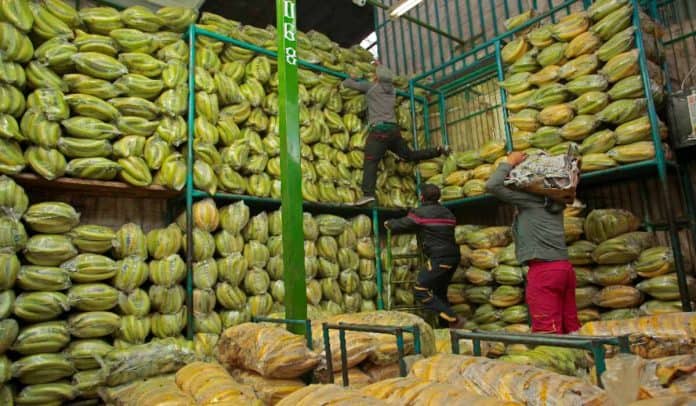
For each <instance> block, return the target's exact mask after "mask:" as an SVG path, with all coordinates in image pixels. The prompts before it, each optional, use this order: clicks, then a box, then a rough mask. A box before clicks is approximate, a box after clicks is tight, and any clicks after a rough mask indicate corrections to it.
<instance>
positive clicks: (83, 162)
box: [65, 157, 121, 180]
mask: <svg viewBox="0 0 696 406" xmlns="http://www.w3.org/2000/svg"><path fill="white" fill-rule="evenodd" d="M120 170H121V166H120V165H119V164H117V163H116V162H114V161H111V160H109V159H107V158H99V157H97V158H76V159H73V160H71V161H70V162H69V163H68V165H67V167H66V168H65V173H67V174H68V175H70V176H72V177H75V178H81V179H98V180H111V179H113V178H115V177H116V175H118V172H119V171H120Z"/></svg>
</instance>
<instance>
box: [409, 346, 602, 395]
mask: <svg viewBox="0 0 696 406" xmlns="http://www.w3.org/2000/svg"><path fill="white" fill-rule="evenodd" d="M410 376H412V377H416V378H420V379H422V380H425V381H434V382H440V383H448V384H453V385H456V386H457V387H458V388H460V390H465V391H467V392H471V393H473V394H478V395H482V396H489V397H493V398H496V399H500V400H508V401H515V402H520V403H521V404H527V405H546V404H558V405H570V404H578V405H604V404H610V400H609V398H608V396H607V394H606V393H605V392H604V390H603V389H600V388H599V387H597V386H595V385H592V384H590V383H589V382H586V381H585V380H583V379H581V378H576V377H569V376H564V375H560V374H556V373H554V372H550V371H547V370H544V369H539V368H535V367H531V366H527V365H515V364H513V363H509V362H501V361H498V360H490V359H486V358H479V357H469V356H464V355H451V354H438V355H435V356H433V357H430V358H427V359H424V360H422V361H418V362H417V363H416V364H415V365H414V366H413V367H412V368H411V373H410Z"/></svg>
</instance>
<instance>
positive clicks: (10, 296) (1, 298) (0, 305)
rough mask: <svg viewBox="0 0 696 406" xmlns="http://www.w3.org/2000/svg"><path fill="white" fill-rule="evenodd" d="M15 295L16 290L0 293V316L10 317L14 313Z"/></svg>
mask: <svg viewBox="0 0 696 406" xmlns="http://www.w3.org/2000/svg"><path fill="white" fill-rule="evenodd" d="M15 299H16V297H15V293H14V290H11V289H10V290H6V291H4V292H2V293H0V316H2V317H9V316H10V314H12V312H13V311H14V308H13V306H15Z"/></svg>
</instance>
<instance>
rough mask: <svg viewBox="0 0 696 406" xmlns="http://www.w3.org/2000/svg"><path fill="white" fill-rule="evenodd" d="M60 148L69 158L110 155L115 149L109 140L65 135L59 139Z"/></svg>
mask: <svg viewBox="0 0 696 406" xmlns="http://www.w3.org/2000/svg"><path fill="white" fill-rule="evenodd" d="M58 150H59V151H60V152H61V153H62V154H63V155H65V156H66V157H68V158H92V157H108V156H110V155H111V153H112V151H113V147H112V146H111V143H110V142H109V141H107V140H90V139H85V138H71V137H65V138H61V139H60V140H58Z"/></svg>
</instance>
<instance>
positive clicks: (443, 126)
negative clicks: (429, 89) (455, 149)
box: [437, 92, 449, 145]
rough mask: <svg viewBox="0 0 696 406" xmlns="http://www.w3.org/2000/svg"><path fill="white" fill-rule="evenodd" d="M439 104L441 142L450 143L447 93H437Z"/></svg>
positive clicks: (443, 143)
mask: <svg viewBox="0 0 696 406" xmlns="http://www.w3.org/2000/svg"><path fill="white" fill-rule="evenodd" d="M437 105H438V109H439V110H440V142H442V145H449V137H448V136H447V103H445V94H444V93H443V92H439V93H438V94H437Z"/></svg>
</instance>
